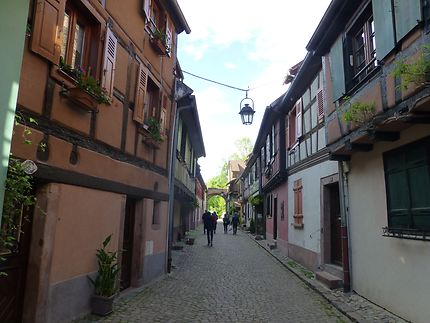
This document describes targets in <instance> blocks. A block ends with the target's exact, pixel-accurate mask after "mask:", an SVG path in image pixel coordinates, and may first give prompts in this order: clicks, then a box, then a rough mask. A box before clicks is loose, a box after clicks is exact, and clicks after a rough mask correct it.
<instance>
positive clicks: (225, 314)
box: [75, 231, 351, 323]
mask: <svg viewBox="0 0 430 323" xmlns="http://www.w3.org/2000/svg"><path fill="white" fill-rule="evenodd" d="M205 238H206V237H205V236H203V235H199V236H198V237H197V239H196V241H195V244H194V245H192V246H188V245H186V246H184V248H183V249H182V250H178V251H173V264H174V265H175V269H174V270H173V272H172V273H171V274H169V275H167V276H165V277H164V279H159V280H157V281H155V282H153V283H151V284H150V285H148V286H145V287H144V288H141V289H139V290H134V291H130V292H128V293H126V294H125V295H123V296H122V297H120V298H119V299H117V300H116V302H115V304H114V312H113V313H112V314H111V315H109V316H108V317H96V316H92V315H89V316H87V317H84V318H82V319H80V320H76V321H75V323H88V322H187V323H188V322H294V323H296V322H306V323H308V322H351V320H350V319H349V318H348V317H346V316H345V315H343V314H342V313H341V312H340V311H338V310H337V309H336V308H335V307H334V306H332V305H331V304H330V303H329V302H328V301H327V300H326V299H325V298H323V297H322V296H321V295H320V294H318V293H316V292H315V291H314V290H313V289H312V288H309V286H308V285H307V284H305V282H303V281H302V280H301V279H299V278H298V277H297V276H296V275H295V274H294V273H292V272H291V271H290V270H288V269H287V268H286V267H285V266H284V265H283V264H282V263H280V262H279V261H277V260H276V258H274V257H273V256H272V255H271V254H269V253H268V252H266V251H265V250H263V249H262V248H260V247H259V246H258V245H256V241H255V240H254V239H250V237H249V236H248V234H246V233H245V232H243V231H238V234H237V235H232V234H222V233H221V234H216V236H215V237H214V246H213V247H208V246H207V245H206V241H205V240H206V239H205ZM258 242H260V241H258ZM261 242H264V240H262V241H261Z"/></svg>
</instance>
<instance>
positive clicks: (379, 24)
mask: <svg viewBox="0 0 430 323" xmlns="http://www.w3.org/2000/svg"><path fill="white" fill-rule="evenodd" d="M372 10H373V20H374V22H375V41H376V58H377V59H378V60H382V59H383V58H384V57H385V56H387V54H388V53H389V52H390V51H391V50H392V49H393V48H394V46H395V44H396V43H395V39H394V26H393V7H392V1H391V0H372Z"/></svg>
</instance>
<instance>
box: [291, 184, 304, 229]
mask: <svg viewBox="0 0 430 323" xmlns="http://www.w3.org/2000/svg"><path fill="white" fill-rule="evenodd" d="M302 190H303V186H302V180H301V179H298V180H296V181H294V186H293V192H294V215H293V218H294V222H293V225H294V227H295V228H303V195H302Z"/></svg>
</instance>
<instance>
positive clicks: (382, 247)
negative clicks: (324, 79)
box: [349, 125, 430, 322]
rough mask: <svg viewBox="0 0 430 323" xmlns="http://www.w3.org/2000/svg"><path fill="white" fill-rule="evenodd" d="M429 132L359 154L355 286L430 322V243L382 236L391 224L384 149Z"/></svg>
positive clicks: (354, 186)
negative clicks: (429, 275) (429, 296)
mask: <svg viewBox="0 0 430 323" xmlns="http://www.w3.org/2000/svg"><path fill="white" fill-rule="evenodd" d="M428 135H430V128H429V127H428V126H424V125H421V126H414V127H411V128H409V129H407V130H405V131H403V132H402V133H401V138H400V140H399V141H397V142H392V143H377V144H375V146H374V149H373V151H371V152H369V153H360V154H355V155H353V158H352V160H351V164H350V165H351V167H350V174H349V189H350V212H351V214H350V222H349V230H350V248H351V258H352V271H351V274H352V286H353V289H354V290H355V291H357V292H358V293H359V294H361V295H363V296H365V297H366V298H368V299H370V300H371V301H373V302H375V303H377V304H380V305H381V306H383V307H386V308H387V309H388V310H390V311H392V312H394V313H396V314H398V315H400V316H402V317H404V318H406V319H409V320H411V321H413V322H428V313H429V312H428V305H429V302H428V299H429V298H428V291H429V290H430V280H429V279H428V274H429V272H430V244H429V242H428V241H427V242H425V241H415V240H405V239H397V238H389V237H383V236H382V227H385V226H387V224H388V222H387V203H386V193H385V192H386V191H385V179H384V167H383V159H382V153H383V152H385V151H388V150H391V149H394V148H396V147H400V146H403V145H405V144H407V143H409V142H412V141H415V140H417V139H420V138H422V137H425V136H428Z"/></svg>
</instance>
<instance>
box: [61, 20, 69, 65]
mask: <svg viewBox="0 0 430 323" xmlns="http://www.w3.org/2000/svg"><path fill="white" fill-rule="evenodd" d="M69 24H70V16H69V14H68V13H67V12H65V13H64V23H63V35H62V36H63V40H62V43H61V54H60V56H61V57H62V58H63V59H64V61H65V58H66V51H67V41H68V40H69Z"/></svg>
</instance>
